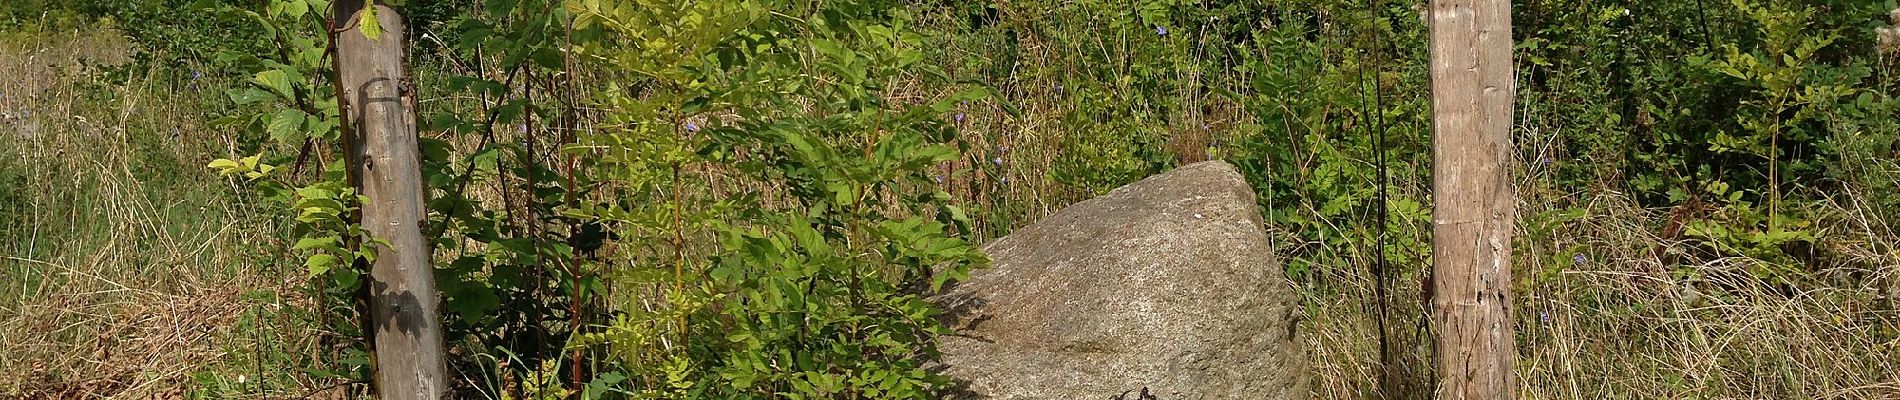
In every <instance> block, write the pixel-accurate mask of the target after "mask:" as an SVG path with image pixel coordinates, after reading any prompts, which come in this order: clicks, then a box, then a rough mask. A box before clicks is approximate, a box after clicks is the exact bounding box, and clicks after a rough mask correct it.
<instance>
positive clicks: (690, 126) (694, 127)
mask: <svg viewBox="0 0 1900 400" xmlns="http://www.w3.org/2000/svg"><path fill="white" fill-rule="evenodd" d="M686 132H687V133H699V124H695V123H693V121H686Z"/></svg>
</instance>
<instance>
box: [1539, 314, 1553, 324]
mask: <svg viewBox="0 0 1900 400" xmlns="http://www.w3.org/2000/svg"><path fill="white" fill-rule="evenodd" d="M1537 319H1538V320H1542V321H1544V324H1546V325H1548V324H1550V312H1549V311H1538V312H1537Z"/></svg>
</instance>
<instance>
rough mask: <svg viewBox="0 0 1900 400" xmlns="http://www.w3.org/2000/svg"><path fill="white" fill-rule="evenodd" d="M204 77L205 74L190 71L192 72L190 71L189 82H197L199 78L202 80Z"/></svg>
mask: <svg viewBox="0 0 1900 400" xmlns="http://www.w3.org/2000/svg"><path fill="white" fill-rule="evenodd" d="M204 77H205V73H204V72H199V71H197V70H192V71H191V80H194V81H195V80H198V79H199V78H204Z"/></svg>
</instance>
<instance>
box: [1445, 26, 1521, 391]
mask: <svg viewBox="0 0 1900 400" xmlns="http://www.w3.org/2000/svg"><path fill="white" fill-rule="evenodd" d="M1431 3H1432V4H1431V68H1432V114H1433V115H1432V162H1433V171H1432V196H1433V197H1432V214H1433V216H1432V219H1433V228H1432V258H1433V265H1432V315H1431V318H1432V325H1433V326H1434V330H1435V332H1436V333H1437V337H1436V338H1435V340H1434V341H1433V346H1432V347H1433V350H1434V353H1436V359H1437V367H1438V368H1437V369H1438V385H1437V392H1436V396H1435V397H1436V398H1438V399H1452V400H1464V399H1510V398H1512V395H1513V391H1515V390H1516V383H1515V381H1516V376H1515V375H1516V372H1515V371H1513V369H1512V368H1513V359H1514V358H1515V357H1516V354H1517V353H1516V351H1517V346H1516V338H1515V337H1514V336H1513V335H1514V333H1513V332H1514V331H1515V330H1514V329H1512V326H1511V325H1512V323H1513V320H1512V317H1511V229H1512V227H1513V226H1514V225H1515V223H1516V208H1517V197H1516V194H1515V193H1513V191H1512V188H1511V171H1510V168H1509V167H1508V166H1507V164H1506V162H1508V161H1509V160H1511V159H1512V157H1511V156H1510V155H1511V107H1512V96H1513V95H1514V94H1515V93H1516V90H1517V85H1516V76H1515V75H1516V74H1515V73H1514V70H1513V66H1512V60H1511V47H1512V45H1511V2H1510V0H1432V2H1431Z"/></svg>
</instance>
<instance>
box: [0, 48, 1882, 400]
mask: <svg viewBox="0 0 1900 400" xmlns="http://www.w3.org/2000/svg"><path fill="white" fill-rule="evenodd" d="M125 48H126V44H125V43H123V41H122V40H121V39H119V38H117V37H116V36H113V35H111V34H109V33H93V34H59V35H45V36H40V37H34V38H32V40H21V38H10V39H6V40H0V71H8V73H7V74H5V75H0V185H6V182H7V181H6V180H5V178H6V177H8V176H9V174H11V176H17V177H21V179H20V180H19V181H18V182H19V184H20V186H0V190H17V191H18V194H20V196H18V197H17V198H19V199H22V201H23V202H24V204H23V205H21V206H16V207H19V208H18V209H20V210H23V211H24V212H23V213H21V214H19V215H20V216H21V217H17V218H14V219H11V220H8V219H5V218H6V217H7V216H8V214H4V213H0V277H3V278H0V284H4V285H0V398H16V397H17V398H90V397H130V398H149V397H158V398H170V397H179V396H184V395H188V394H191V393H199V394H209V395H211V396H213V397H225V396H229V397H273V396H275V397H299V396H302V395H304V394H305V393H306V390H308V389H309V388H314V387H318V386H320V385H318V384H316V383H313V382H312V381H311V380H310V378H308V377H305V376H303V375H302V374H300V373H297V372H294V371H290V369H291V368H293V367H303V366H307V364H308V361H309V360H311V358H310V357H307V356H305V355H306V354H312V353H317V351H313V349H311V348H310V347H309V346H310V345H311V343H310V341H309V340H308V338H310V337H313V336H315V335H316V334H318V333H319V332H317V331H316V330H315V329H316V328H314V327H312V326H311V325H310V324H299V323H297V322H296V320H295V318H296V317H295V316H293V315H290V314H292V312H293V311H295V310H300V309H301V310H308V308H309V307H310V304H309V303H308V300H307V299H301V298H300V297H299V294H298V293H299V292H298V290H297V288H298V287H300V286H301V282H299V279H297V278H296V277H298V276H300V275H301V274H299V273H297V272H295V271H294V270H289V269H283V268H281V266H283V265H290V264H294V262H293V261H287V260H282V259H279V258H278V257H283V256H285V255H284V254H282V253H283V252H282V251H281V249H283V248H285V246H283V245H282V243H281V242H279V237H280V236H278V235H275V234H273V231H272V229H274V228H273V226H274V225H273V224H272V223H271V222H270V221H268V219H269V216H270V215H276V213H274V212H272V211H271V210H260V209H258V208H256V207H255V206H254V205H250V204H246V203H245V202H246V201H248V200H245V199H247V198H250V197H253V196H248V195H245V194H239V193H238V192H239V191H240V190H241V189H240V188H239V187H237V186H235V185H229V184H228V182H225V181H223V180H221V179H218V178H215V176H214V175H213V174H210V173H208V172H207V171H204V170H203V169H202V168H198V167H199V166H202V165H203V164H204V161H207V160H208V159H210V158H213V157H224V156H229V155H230V152H231V151H232V150H231V149H232V148H234V147H236V146H235V145H234V144H233V143H232V140H231V139H230V138H229V137H227V136H225V135H223V134H220V133H219V132H215V131H212V130H208V129H204V128H202V127H199V122H198V121H201V120H202V119H203V118H202V116H201V115H199V114H198V113H197V112H196V111H194V110H192V109H191V107H192V104H195V103H194V102H193V101H191V100H189V96H187V95H183V94H176V93H171V91H172V90H188V89H185V88H183V87H182V85H178V84H175V83H170V82H164V81H162V80H160V79H157V78H154V77H152V76H150V75H147V76H143V77H135V78H132V79H133V82H130V83H128V84H126V85H106V86H92V87H90V88H89V87H88V86H86V84H87V83H88V82H92V81H94V80H96V77H95V76H91V75H88V74H85V73H82V72H83V71H81V70H80V69H77V68H76V67H74V66H75V65H78V64H79V60H82V59H83V60H94V61H96V62H103V63H108V64H110V63H116V62H120V61H122V60H123V59H124V55H123V54H124V51H125V50H124V49H125ZM14 71H19V73H15V72H14ZM1045 86H1046V85H1045ZM101 87H103V89H101ZM1010 89H1011V90H1022V91H1024V92H1025V93H1028V92H1030V91H1031V90H1045V91H1046V90H1048V89H1047V88H1046V87H1044V88H1042V89H1025V88H1010ZM912 91H915V92H925V91H928V89H924V88H913V90H912ZM100 93H114V94H115V95H113V96H108V97H110V98H109V99H105V100H98V99H96V98H97V97H100V96H99V95H100ZM1032 95H1033V93H1032ZM989 107H991V105H986V104H978V105H975V106H974V107H973V108H972V109H970V110H968V111H969V113H970V114H969V121H970V122H969V123H967V124H966V126H965V128H966V129H964V130H963V132H964V134H966V135H968V137H967V139H969V140H971V141H973V142H976V143H977V144H978V146H977V148H979V149H993V148H1000V147H1004V146H1007V147H1009V148H1010V149H1011V150H1010V151H1008V152H1007V153H1006V154H1004V155H1002V157H1003V158H1004V160H1005V161H1006V162H1005V163H1004V164H1005V165H1006V166H1004V167H1003V168H1001V169H1000V174H1003V176H1007V177H1009V178H1010V179H1011V180H1012V181H1013V182H1016V184H1011V185H1001V186H1000V187H999V188H997V189H979V186H983V185H981V183H983V182H985V181H987V180H988V179H990V178H989V177H988V176H983V175H977V174H974V173H973V174H969V175H962V176H952V177H951V185H950V186H952V187H953V189H952V191H953V192H955V193H956V194H957V195H958V196H959V197H962V198H964V199H966V200H968V201H970V202H973V203H980V204H1006V205H1009V206H1011V207H1013V208H1011V209H1008V210H1003V212H1002V213H1005V214H1007V215H1006V216H1005V217H1004V218H999V220H1001V221H1012V220H1013V221H1016V222H1018V223H1020V222H1022V221H1028V220H1032V219H1034V218H1036V217H1038V216H1040V215H1046V214H1048V213H1051V212H1053V211H1055V210H1057V209H1060V208H1061V206H1062V205H1064V204H1067V203H1069V202H1073V201H1076V200H1079V198H1080V197H1082V194H1081V193H1080V192H1079V191H1078V190H1076V189H1075V188H1069V187H1065V186H1063V185H1061V184H1059V183H1057V182H1054V181H1053V180H1051V179H1050V178H1049V174H1048V171H1049V170H1051V169H1052V168H1054V166H1055V164H1056V162H1057V161H1056V160H1057V158H1058V156H1059V155H1060V154H1062V153H1063V151H1064V149H1062V145H1061V143H1063V135H1065V132H1064V131H1063V129H1064V127H1063V126H1061V123H1059V122H1057V121H1059V120H1060V119H1061V117H1062V114H1063V112H1064V110H1063V109H1062V107H1063V105H1061V104H1056V103H1050V104H1041V103H1031V104H1025V105H1022V107H1021V108H1022V110H1023V114H1022V117H1021V118H1009V117H1005V116H1004V113H1002V112H1001V111H1000V110H998V109H994V108H989ZM1230 108H1232V107H1231V106H1229V105H1222V104H1213V105H1207V106H1202V107H1189V108H1188V109H1189V110H1190V111H1189V113H1190V114H1193V115H1183V116H1181V117H1180V120H1181V121H1211V122H1210V123H1208V124H1207V126H1206V127H1201V125H1202V124H1198V123H1191V122H1180V123H1176V124H1175V125H1176V126H1171V127H1170V129H1173V130H1175V131H1178V132H1180V133H1179V134H1178V135H1177V136H1173V137H1171V142H1170V143H1169V145H1170V146H1172V147H1175V149H1174V150H1176V152H1177V153H1179V154H1186V156H1184V157H1185V158H1188V159H1198V158H1200V157H1202V156H1203V155H1202V154H1197V153H1195V151H1204V149H1206V148H1207V146H1206V145H1207V143H1209V142H1211V141H1212V140H1215V139H1219V138H1222V137H1223V136H1221V135H1222V134H1223V132H1225V131H1226V130H1227V129H1230V125H1237V124H1230V123H1229V122H1230V121H1231V120H1239V119H1244V118H1245V117H1244V116H1234V115H1228V114H1232V113H1236V112H1234V111H1232V110H1230ZM22 111H25V112H22ZM1202 114H1206V115H1202ZM173 127H178V128H180V129H179V130H178V131H172V130H171V128H173ZM172 132H176V133H172ZM161 156H163V157H161ZM166 157H169V158H170V160H169V161H165V162H157V164H160V165H170V166H172V167H179V168H177V169H176V170H175V171H170V172H168V173H155V172H154V167H153V166H154V165H155V161H154V160H155V159H161V158H166ZM981 162H982V161H981V159H980V158H978V159H968V158H966V159H965V160H961V161H959V162H958V165H955V166H953V168H956V169H962V170H971V169H974V168H973V167H974V164H980V163H981ZM1889 166H1891V163H1889ZM1532 176H1535V175H1534V174H1532ZM1530 179H1532V180H1529V181H1526V182H1522V184H1521V185H1520V187H1524V188H1530V190H1527V191H1526V193H1527V194H1526V195H1525V198H1524V199H1523V200H1522V203H1521V204H1520V206H1519V208H1520V214H1521V215H1523V216H1525V217H1526V218H1527V219H1529V218H1536V217H1538V216H1545V215H1550V214H1552V213H1555V212H1557V211H1559V210H1564V209H1571V208H1576V209H1581V210H1583V215H1584V216H1583V217H1582V218H1578V219H1574V220H1567V221H1563V222H1560V223H1558V224H1557V225H1556V226H1555V227H1554V229H1553V231H1555V232H1561V235H1547V236H1546V235H1536V234H1531V233H1530V232H1528V231H1527V230H1526V229H1520V236H1519V239H1518V247H1517V248H1518V253H1517V261H1516V262H1517V263H1516V266H1517V271H1516V274H1517V279H1518V284H1517V286H1516V288H1517V295H1518V302H1517V316H1518V323H1517V328H1518V335H1519V338H1518V343H1519V346H1520V347H1519V349H1518V350H1519V359H1518V372H1519V378H1518V379H1519V383H1520V387H1521V391H1520V397H1521V398H1526V399H1598V398H1632V399H1638V398H1640V399H1649V398H1704V399H1731V398H1733V399H1771V398H1843V399H1881V398H1900V367H1896V366H1895V365H1894V364H1895V362H1896V361H1900V314H1896V312H1895V311H1894V308H1893V305H1892V304H1891V300H1892V296H1890V295H1888V294H1887V293H1888V291H1889V290H1890V288H1894V287H1900V285H1895V284H1893V282H1894V281H1895V279H1894V275H1895V273H1896V271H1900V269H1897V268H1896V267H1900V254H1896V253H1895V252H1894V250H1893V249H1896V248H1900V234H1896V232H1895V230H1894V229H1893V227H1891V226H1889V225H1888V222H1887V221H1886V220H1885V219H1883V217H1881V215H1891V213H1892V211H1891V210H1874V209H1870V208H1871V207H1876V206H1873V205H1869V204H1868V203H1867V202H1866V201H1864V196H1860V195H1859V194H1858V193H1854V192H1852V191H1849V192H1847V193H1842V194H1839V195H1838V196H1837V197H1836V198H1833V199H1830V201H1826V202H1822V203H1819V204H1813V205H1811V206H1812V207H1815V208H1816V209H1819V210H1823V211H1825V212H1824V213H1823V214H1826V215H1834V216H1836V218H1833V219H1830V220H1825V221H1821V226H1819V227H1818V229H1817V232H1818V233H1817V236H1819V237H1820V243H1822V244H1823V245H1824V247H1826V249H1825V252H1826V253H1827V254H1833V255H1836V256H1835V257H1834V258H1831V259H1828V260H1825V262H1822V263H1818V264H1816V265H1817V266H1816V268H1817V270H1816V271H1812V272H1813V273H1814V274H1815V275H1816V276H1822V277H1826V279H1819V280H1816V281H1815V282H1811V284H1808V285H1802V286H1801V287H1799V288H1798V290H1779V289H1776V288H1775V287H1774V286H1773V285H1770V284H1768V283H1767V282H1764V281H1762V280H1761V279H1759V278H1755V277H1753V276H1752V275H1750V274H1747V273H1745V271H1746V270H1747V269H1748V268H1750V267H1751V266H1754V265H1757V264H1759V263H1761V261H1760V260H1751V259H1747V258H1741V257H1683V256H1671V254H1674V253H1671V252H1670V251H1667V249H1678V250H1680V249H1685V248H1688V247H1692V246H1695V245H1696V244H1695V243H1693V242H1692V241H1688V240H1685V239H1681V238H1664V237H1662V235H1660V234H1659V233H1657V232H1658V230H1657V228H1656V227H1657V226H1660V225H1662V224H1663V223H1664V221H1665V220H1666V219H1668V218H1669V210H1649V209H1643V208H1640V207H1638V206H1637V205H1636V204H1635V202H1634V201H1632V200H1631V199H1629V198H1627V197H1626V196H1624V195H1622V194H1619V193H1614V192H1606V191H1601V190H1583V191H1575V190H1568V191H1558V190H1553V189H1551V188H1547V187H1542V186H1539V183H1538V182H1536V181H1535V180H1534V179H1535V178H1530ZM1401 186H1403V187H1402V188H1400V190H1401V191H1402V192H1404V193H1398V194H1395V196H1403V197H1409V198H1424V197H1423V193H1422V192H1423V190H1422V188H1421V187H1420V184H1419V183H1402V184H1401ZM6 195H7V194H6V193H0V199H6V198H8V197H5V196H6ZM999 199H1000V201H999ZM489 200H490V201H491V203H492V202H493V199H492V198H491V199H489ZM0 211H5V209H4V208H0ZM1295 212H1309V213H1314V212H1313V211H1312V210H1306V211H1295ZM1423 229H1425V227H1423V226H1413V227H1409V228H1407V229H1405V230H1406V231H1409V232H1415V233H1416V232H1422V230H1423ZM987 232H990V231H986V233H987ZM1276 235H1277V236H1280V237H1288V236H1290V235H1286V232H1283V231H1282V232H1277V233H1276ZM1422 238H1423V236H1418V237H1412V238H1410V239H1411V240H1419V239H1422ZM1299 245H1300V244H1297V243H1286V244H1283V246H1284V247H1293V246H1299ZM1309 246H1310V245H1309ZM1657 249H1664V250H1665V251H1663V252H1661V253H1660V254H1659V253H1658V252H1657V251H1656V250H1657ZM1579 250H1580V251H1581V252H1582V253H1583V254H1584V255H1585V262H1582V263H1577V262H1574V261H1573V260H1572V259H1571V256H1572V254H1573V253H1574V252H1576V251H1579ZM1283 252H1284V251H1283ZM1327 252H1330V254H1333V255H1336V256H1341V257H1339V259H1340V260H1345V259H1348V257H1345V256H1346V255H1349V254H1350V253H1351V250H1347V249H1329V250H1327ZM1337 262H1339V263H1341V264H1348V263H1349V262H1347V261H1337ZM274 268H275V270H273V269H274ZM1407 269H1408V270H1409V271H1417V270H1420V269H1422V266H1408V267H1407ZM1320 273H1321V274H1322V275H1321V276H1319V277H1317V278H1315V279H1313V280H1312V282H1323V283H1308V284H1307V285H1305V286H1304V287H1303V288H1302V289H1304V292H1305V294H1306V296H1307V304H1308V311H1309V313H1308V315H1307V316H1306V317H1307V319H1306V320H1305V321H1303V322H1302V324H1303V325H1304V326H1303V331H1302V333H1301V337H1302V338H1303V339H1304V344H1305V345H1306V346H1307V349H1308V352H1309V353H1308V354H1309V357H1310V360H1311V366H1310V368H1311V370H1312V371H1313V373H1312V375H1311V377H1312V379H1313V380H1314V383H1315V385H1314V393H1313V395H1314V398H1321V399H1348V398H1378V397H1379V394H1378V393H1377V391H1378V388H1377V382H1378V375H1379V369H1378V368H1379V367H1378V362H1379V354H1378V339H1377V338H1378V335H1379V333H1378V331H1377V329H1376V328H1375V326H1376V325H1375V321H1374V319H1373V314H1372V313H1371V312H1369V310H1372V309H1373V308H1374V307H1373V305H1372V303H1371V302H1372V300H1371V299H1372V292H1373V290H1372V287H1373V285H1374V284H1373V282H1372V279H1371V278H1370V277H1369V276H1368V275H1367V274H1366V273H1365V269H1364V268H1363V267H1359V266H1354V265H1337V266H1332V267H1329V268H1326V269H1322V270H1320ZM1422 279H1424V278H1423V277H1422V276H1419V275H1417V274H1411V275H1406V276H1400V277H1398V282H1402V283H1401V284H1400V285H1399V287H1401V288H1405V290H1398V291H1397V292H1395V296H1396V300H1397V302H1396V303H1395V310H1398V312H1399V313H1400V314H1404V315H1400V316H1397V318H1395V328H1394V331H1395V332H1399V333H1401V334H1400V335H1397V336H1395V337H1394V338H1392V339H1393V340H1394V341H1395V348H1396V349H1398V350H1399V352H1400V353H1401V355H1400V357H1398V359H1399V360H1400V361H1401V362H1404V363H1407V364H1406V365H1405V366H1403V367H1402V368H1401V369H1402V370H1407V371H1414V372H1413V375H1412V379H1415V380H1418V381H1420V382H1425V381H1429V379H1430V377H1429V376H1426V375H1425V374H1424V373H1422V372H1418V371H1423V370H1424V369H1423V368H1424V366H1425V365H1426V364H1428V363H1429V359H1430V349H1429V337H1430V336H1429V334H1430V332H1429V331H1426V330H1424V329H1423V328H1422V327H1420V326H1418V325H1417V324H1416V321H1417V317H1416V315H1417V314H1418V312H1419V311H1420V309H1419V304H1420V299H1419V293H1418V292H1417V291H1415V290H1410V288H1412V287H1416V286H1412V285H1416V284H1417V283H1418V282H1419V281H1420V280H1422ZM306 312H307V311H306ZM259 375H267V376H269V377H268V378H266V379H268V380H267V381H266V382H267V383H262V384H260V383H259V378H258V376H259ZM239 377H246V378H239ZM187 390H190V392H188V391H187ZM1425 394H1426V393H1423V392H1412V393H1408V396H1405V397H1411V398H1417V397H1424V395H1425Z"/></svg>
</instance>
